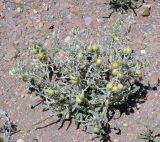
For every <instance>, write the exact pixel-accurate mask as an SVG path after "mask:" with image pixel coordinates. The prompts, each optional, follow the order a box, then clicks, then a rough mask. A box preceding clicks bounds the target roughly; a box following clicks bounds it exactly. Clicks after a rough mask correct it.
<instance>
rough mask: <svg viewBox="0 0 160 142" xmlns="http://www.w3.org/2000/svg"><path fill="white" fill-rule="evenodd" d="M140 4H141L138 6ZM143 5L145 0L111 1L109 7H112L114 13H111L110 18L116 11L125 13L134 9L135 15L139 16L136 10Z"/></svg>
mask: <svg viewBox="0 0 160 142" xmlns="http://www.w3.org/2000/svg"><path fill="white" fill-rule="evenodd" d="M138 3H141V4H140V5H139V6H138ZM143 3H144V0H140V1H139V0H110V2H109V5H110V6H111V7H110V8H111V9H113V11H112V12H111V13H110V15H109V17H110V16H111V15H112V13H113V12H114V11H116V12H121V13H124V12H127V11H128V10H129V9H132V10H133V12H134V14H135V15H137V14H136V12H135V9H137V8H139V7H141V6H142V4H143ZM109 17H108V18H109Z"/></svg>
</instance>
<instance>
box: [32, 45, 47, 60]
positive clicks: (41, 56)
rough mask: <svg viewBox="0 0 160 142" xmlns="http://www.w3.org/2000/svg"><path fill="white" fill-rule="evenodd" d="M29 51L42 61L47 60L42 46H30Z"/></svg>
mask: <svg viewBox="0 0 160 142" xmlns="http://www.w3.org/2000/svg"><path fill="white" fill-rule="evenodd" d="M31 53H32V54H36V55H37V58H38V59H40V60H42V61H44V62H47V61H48V58H47V55H46V51H45V49H43V48H42V47H39V48H35V47H32V49H31Z"/></svg>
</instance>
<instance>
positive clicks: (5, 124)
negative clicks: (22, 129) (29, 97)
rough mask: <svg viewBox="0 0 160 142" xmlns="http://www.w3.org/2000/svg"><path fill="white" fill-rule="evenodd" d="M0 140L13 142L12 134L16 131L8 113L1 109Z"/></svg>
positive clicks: (0, 141)
mask: <svg viewBox="0 0 160 142" xmlns="http://www.w3.org/2000/svg"><path fill="white" fill-rule="evenodd" d="M0 124H1V125H2V126H1V128H0V142H12V140H11V135H12V134H13V132H15V128H14V126H13V124H12V122H11V120H10V118H9V116H8V114H7V113H6V112H5V111H3V110H1V109H0Z"/></svg>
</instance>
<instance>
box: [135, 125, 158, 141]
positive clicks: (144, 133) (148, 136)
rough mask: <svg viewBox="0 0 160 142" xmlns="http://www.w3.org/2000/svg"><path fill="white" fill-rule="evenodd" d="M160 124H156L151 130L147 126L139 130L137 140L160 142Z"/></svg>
mask: <svg viewBox="0 0 160 142" xmlns="http://www.w3.org/2000/svg"><path fill="white" fill-rule="evenodd" d="M159 130H160V124H157V125H156V126H154V127H153V128H151V127H150V126H149V125H145V129H143V130H141V132H140V133H139V136H138V137H139V138H141V139H143V140H145V141H146V142H160V134H159V133H158V132H159Z"/></svg>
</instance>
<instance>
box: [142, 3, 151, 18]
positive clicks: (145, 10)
mask: <svg viewBox="0 0 160 142" xmlns="http://www.w3.org/2000/svg"><path fill="white" fill-rule="evenodd" d="M150 10H151V6H150V5H144V6H143V11H142V16H143V17H147V16H149V15H150Z"/></svg>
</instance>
